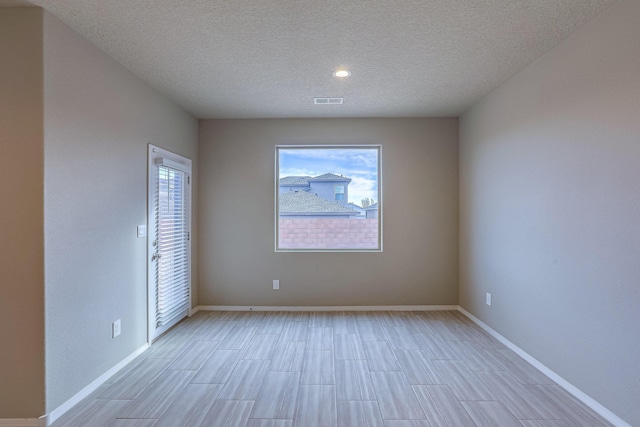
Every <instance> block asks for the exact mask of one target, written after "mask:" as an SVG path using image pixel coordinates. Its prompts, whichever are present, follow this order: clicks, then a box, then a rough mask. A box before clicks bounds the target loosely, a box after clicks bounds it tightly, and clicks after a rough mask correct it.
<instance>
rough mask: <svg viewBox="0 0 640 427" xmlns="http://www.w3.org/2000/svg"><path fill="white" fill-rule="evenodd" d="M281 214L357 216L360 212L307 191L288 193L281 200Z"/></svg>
mask: <svg viewBox="0 0 640 427" xmlns="http://www.w3.org/2000/svg"><path fill="white" fill-rule="evenodd" d="M278 201H279V206H280V213H281V214H302V215H311V214H319V215H327V214H329V215H357V214H358V212H357V211H355V210H353V209H350V208H347V207H345V206H343V205H341V204H339V203H332V202H330V201H328V200H326V199H323V198H322V197H319V196H316V195H315V194H312V193H308V192H306V191H288V192H286V193H281V194H280V196H279V198H278Z"/></svg>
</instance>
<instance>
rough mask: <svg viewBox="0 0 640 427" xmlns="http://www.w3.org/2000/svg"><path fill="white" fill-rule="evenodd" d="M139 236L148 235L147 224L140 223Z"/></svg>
mask: <svg viewBox="0 0 640 427" xmlns="http://www.w3.org/2000/svg"><path fill="white" fill-rule="evenodd" d="M138 237H147V226H146V225H139V226H138Z"/></svg>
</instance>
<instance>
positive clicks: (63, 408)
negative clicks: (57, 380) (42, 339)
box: [0, 344, 149, 426]
mask: <svg viewBox="0 0 640 427" xmlns="http://www.w3.org/2000/svg"><path fill="white" fill-rule="evenodd" d="M147 348H149V344H145V345H143V346H142V347H140V348H138V349H137V350H136V351H134V352H133V353H131V354H130V355H128V356H127V357H125V358H124V359H122V360H121V361H120V362H118V364H117V365H115V366H114V367H112V368H111V369H109V370H108V371H107V372H105V373H104V374H102V375H100V376H99V377H98V378H96V379H95V380H94V381H92V382H91V384H89V385H88V386H86V387H85V388H83V389H82V390H80V391H79V392H77V393H76V394H75V395H73V397H71V399H69V400H67V401H66V402H64V403H63V404H62V405H60V406H58V407H57V408H56V409H54V410H53V411H51V412H50V413H49V414H48V416H47V417H46V424H45V425H46V426H49V425H51V424H52V423H53V422H54V421H56V420H57V419H58V418H60V417H61V416H62V415H64V414H65V413H66V412H67V411H68V410H69V409H71V408H73V407H74V406H75V405H77V404H78V402H80V401H81V400H82V399H84V398H85V397H87V396H89V395H90V394H91V393H93V392H94V391H95V390H96V389H97V388H98V387H100V386H101V385H102V384H104V383H105V382H106V381H107V380H108V379H109V378H111V377H112V376H114V375H115V374H117V373H118V371H120V370H121V369H122V368H124V367H125V366H127V364H129V363H130V362H131V361H132V360H133V359H135V358H136V357H138V356H139V355H141V354H142V353H143V352H144V351H145V350H146V349H147ZM2 425H3V424H1V423H0V426H2ZM9 425H13V424H9ZM30 425H31V424H30ZM35 425H36V426H37V425H38V424H35Z"/></svg>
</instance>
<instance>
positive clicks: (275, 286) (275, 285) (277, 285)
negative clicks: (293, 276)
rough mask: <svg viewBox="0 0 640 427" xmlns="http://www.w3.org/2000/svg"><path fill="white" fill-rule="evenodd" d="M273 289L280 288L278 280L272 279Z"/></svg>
mask: <svg viewBox="0 0 640 427" xmlns="http://www.w3.org/2000/svg"><path fill="white" fill-rule="evenodd" d="M273 289H276V290H277V289H280V280H274V281H273Z"/></svg>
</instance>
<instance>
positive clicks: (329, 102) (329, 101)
mask: <svg viewBox="0 0 640 427" xmlns="http://www.w3.org/2000/svg"><path fill="white" fill-rule="evenodd" d="M343 100H344V98H313V103H314V104H316V105H337V104H342V101H343Z"/></svg>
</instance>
